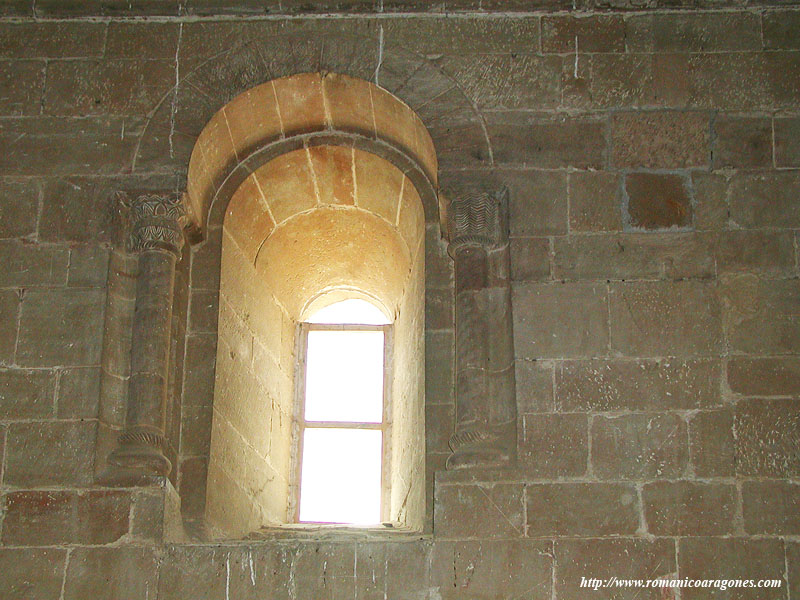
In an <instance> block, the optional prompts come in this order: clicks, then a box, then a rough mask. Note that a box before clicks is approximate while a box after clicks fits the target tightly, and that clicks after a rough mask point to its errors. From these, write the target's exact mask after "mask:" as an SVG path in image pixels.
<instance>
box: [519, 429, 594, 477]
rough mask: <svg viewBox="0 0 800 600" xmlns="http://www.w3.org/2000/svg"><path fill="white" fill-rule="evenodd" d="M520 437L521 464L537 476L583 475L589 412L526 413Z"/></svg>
mask: <svg viewBox="0 0 800 600" xmlns="http://www.w3.org/2000/svg"><path fill="white" fill-rule="evenodd" d="M521 419H522V433H523V434H522V439H520V440H519V441H518V454H519V456H518V459H517V460H518V464H519V467H520V469H521V470H522V471H523V473H524V475H525V476H527V477H534V478H547V479H550V478H556V477H580V476H582V475H584V474H585V473H586V464H587V460H588V456H589V440H588V434H589V427H588V418H587V416H586V415H581V414H571V415H558V414H553V415H546V414H527V415H523V416H522V417H521Z"/></svg>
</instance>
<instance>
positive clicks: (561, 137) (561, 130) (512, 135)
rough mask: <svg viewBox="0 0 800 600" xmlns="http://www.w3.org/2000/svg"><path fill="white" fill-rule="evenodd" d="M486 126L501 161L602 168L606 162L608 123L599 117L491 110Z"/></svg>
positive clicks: (531, 165) (495, 156)
mask: <svg viewBox="0 0 800 600" xmlns="http://www.w3.org/2000/svg"><path fill="white" fill-rule="evenodd" d="M486 127H487V129H488V131H489V139H491V141H492V148H493V153H494V160H495V162H496V163H498V164H501V165H525V166H527V167H532V168H542V169H557V168H564V167H574V168H576V169H589V168H593V169H600V168H602V167H603V165H604V164H605V156H606V141H605V134H604V131H605V127H606V124H605V122H604V121H603V120H600V119H597V118H589V117H562V118H560V119H556V118H553V117H549V116H538V115H537V114H536V113H527V112H495V113H488V114H487V123H486Z"/></svg>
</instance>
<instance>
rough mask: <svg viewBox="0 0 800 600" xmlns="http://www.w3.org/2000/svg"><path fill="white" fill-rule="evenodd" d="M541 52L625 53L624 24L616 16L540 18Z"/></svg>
mask: <svg viewBox="0 0 800 600" xmlns="http://www.w3.org/2000/svg"><path fill="white" fill-rule="evenodd" d="M576 44H577V48H576ZM542 51H543V52H554V53H558V54H566V53H569V52H571V53H573V54H574V53H575V52H576V51H577V52H625V22H624V21H623V20H622V18H620V17H619V16H617V15H591V16H587V17H573V16H572V15H565V16H554V17H543V18H542Z"/></svg>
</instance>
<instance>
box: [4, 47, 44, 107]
mask: <svg viewBox="0 0 800 600" xmlns="http://www.w3.org/2000/svg"><path fill="white" fill-rule="evenodd" d="M13 65H14V68H13V69H12V68H10V64H9V61H0V66H2V70H0V115H2V116H21V115H38V114H39V111H40V110H41V97H42V90H43V89H44V81H45V80H44V69H45V63H44V61H38V60H24V61H23V60H19V61H14V63H13Z"/></svg>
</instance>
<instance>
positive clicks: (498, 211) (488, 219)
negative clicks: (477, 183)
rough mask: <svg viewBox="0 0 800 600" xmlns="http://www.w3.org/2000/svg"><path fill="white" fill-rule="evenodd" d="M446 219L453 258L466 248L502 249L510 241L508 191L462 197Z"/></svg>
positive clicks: (450, 209) (469, 194)
mask: <svg viewBox="0 0 800 600" xmlns="http://www.w3.org/2000/svg"><path fill="white" fill-rule="evenodd" d="M447 217H448V218H447V234H448V238H449V240H450V245H449V246H448V252H449V253H450V256H455V254H456V252H457V251H458V250H459V249H460V248H462V247H464V246H481V247H483V248H485V249H487V250H488V249H490V248H494V247H496V246H501V245H503V244H504V243H505V242H506V241H507V240H508V189H507V188H503V189H501V190H499V191H497V192H486V191H477V192H471V193H465V194H460V195H459V196H458V197H457V198H456V199H455V200H453V201H452V202H451V203H450V206H449V208H448V212H447Z"/></svg>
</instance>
